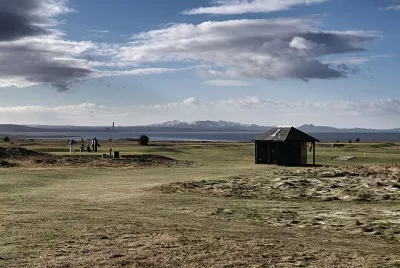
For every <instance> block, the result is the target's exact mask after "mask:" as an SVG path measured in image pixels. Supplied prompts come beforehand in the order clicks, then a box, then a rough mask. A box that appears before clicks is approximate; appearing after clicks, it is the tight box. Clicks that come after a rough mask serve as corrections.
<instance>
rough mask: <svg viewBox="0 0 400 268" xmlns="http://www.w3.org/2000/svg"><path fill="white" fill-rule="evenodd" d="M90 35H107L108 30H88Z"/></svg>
mask: <svg viewBox="0 0 400 268" xmlns="http://www.w3.org/2000/svg"><path fill="white" fill-rule="evenodd" d="M88 32H90V33H109V32H110V31H109V30H99V29H93V30H88Z"/></svg>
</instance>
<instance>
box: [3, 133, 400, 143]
mask: <svg viewBox="0 0 400 268" xmlns="http://www.w3.org/2000/svg"><path fill="white" fill-rule="evenodd" d="M142 134H145V135H147V136H149V138H150V140H153V141H251V140H252V139H254V138H255V137H256V136H258V135H260V134H262V133H260V132H219V131H218V132H211V131H210V132H145V133H144V132H109V131H107V132H65V133H60V132H24V133H21V132H18V133H10V132H9V133H2V132H0V137H3V136H9V137H10V138H25V139H69V138H75V139H80V138H84V139H90V138H92V137H97V138H98V139H100V140H104V139H119V138H138V137H139V136H140V135H142ZM309 134H310V135H311V136H313V137H315V138H317V139H319V140H321V141H324V142H334V141H337V140H339V141H340V142H348V140H352V141H354V140H355V139H356V138H360V139H361V141H400V133H314V134H313V133H309Z"/></svg>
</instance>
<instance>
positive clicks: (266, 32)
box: [114, 18, 378, 80]
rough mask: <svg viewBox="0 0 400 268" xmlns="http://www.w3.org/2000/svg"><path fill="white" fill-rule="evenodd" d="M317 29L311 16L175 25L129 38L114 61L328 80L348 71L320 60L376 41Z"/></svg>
mask: <svg viewBox="0 0 400 268" xmlns="http://www.w3.org/2000/svg"><path fill="white" fill-rule="evenodd" d="M317 25H318V24H317V21H316V20H315V19H314V18H283V19H270V20H230V21H222V22H215V21H209V22H204V23H201V24H198V25H194V24H174V25H171V26H168V27H166V28H163V29H159V30H153V31H149V32H143V33H140V34H137V35H135V36H133V39H132V42H131V43H130V44H128V45H125V46H123V47H122V48H121V49H120V51H119V54H118V56H117V57H116V58H115V59H114V60H115V61H123V62H132V63H136V64H143V63H150V64H155V63H158V62H179V63H190V64H193V62H195V63H196V64H207V65H209V66H211V67H210V68H202V70H199V73H200V74H201V75H203V76H208V77H214V78H215V79H221V80H228V79H229V80H241V79H248V78H264V79H282V78H297V79H302V80H308V79H313V78H318V79H332V78H339V77H345V76H346V75H347V74H348V73H347V72H346V68H335V66H334V65H332V64H327V63H323V62H322V61H321V60H320V59H319V58H321V57H326V56H330V55H337V56H338V55H341V54H344V53H351V52H357V53H360V52H363V51H364V50H366V48H365V46H366V45H367V44H368V43H370V42H372V41H374V40H376V39H378V36H377V34H376V33H375V32H365V31H322V30H319V29H318V28H317Z"/></svg>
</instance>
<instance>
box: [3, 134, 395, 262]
mask: <svg viewBox="0 0 400 268" xmlns="http://www.w3.org/2000/svg"><path fill="white" fill-rule="evenodd" d="M102 145H103V144H102ZM27 146H32V147H28V148H30V149H35V148H33V147H34V146H37V149H38V150H39V151H42V152H51V153H57V154H60V155H61V156H60V157H61V158H62V159H67V158H69V157H70V156H62V154H65V151H66V148H61V147H58V145H57V144H55V143H51V144H46V143H45V142H40V143H38V144H35V145H32V144H30V145H27ZM60 146H64V147H65V145H62V144H61V143H60ZM116 146H120V147H116V148H117V149H118V150H120V151H121V152H123V154H125V155H132V154H139V155H143V154H153V155H154V154H156V155H162V156H165V157H169V158H172V159H177V160H176V161H180V163H182V162H181V161H183V162H184V161H194V162H195V163H196V165H194V166H190V167H186V166H185V165H177V166H173V167H174V168H170V167H168V166H165V165H159V166H157V165H153V166H151V165H150V166H148V167H146V168H132V166H131V167H124V168H119V167H117V168H98V167H96V166H94V167H92V166H90V165H89V166H88V165H86V164H84V165H82V167H77V166H72V167H73V168H71V166H68V165H67V164H66V165H59V166H55V167H54V166H46V165H42V166H33V168H21V167H13V168H0V234H1V239H0V267H7V268H8V267H400V258H399V254H398V253H399V249H400V241H399V235H400V230H399V225H400V222H399V218H400V202H399V190H398V188H397V187H398V186H397V183H398V179H399V178H398V175H399V173H398V171H399V169H398V166H396V165H379V164H378V163H376V162H375V164H374V165H373V166H370V167H366V166H354V167H352V165H350V166H349V167H321V168H317V169H312V168H300V169H299V168H279V167H276V166H262V165H261V166H258V165H257V166H256V165H254V164H253V161H254V160H253V148H252V147H251V146H249V145H247V144H218V146H215V147H214V146H213V145H212V144H211V145H210V144H209V143H205V144H201V143H196V144H190V143H189V144H186V143H174V144H172V145H171V146H170V145H165V146H161V145H159V146H149V147H138V146H136V145H129V146H127V145H123V144H116ZM123 146H126V147H123ZM102 147H103V146H102ZM61 149H62V150H63V151H62V150H61ZM329 150H330V149H329ZM327 152H328V151H327ZM335 154H337V151H335ZM51 156H54V157H55V156H56V155H53V154H52V155H51ZM72 157H74V156H72ZM81 157H85V156H81ZM89 158H90V156H89ZM329 159H330V158H329ZM14 160H15V159H11V158H10V159H6V160H5V161H10V162H13V161H14ZM96 161H102V160H101V159H98V160H96ZM374 161H375V160H374ZM88 167H90V168H88Z"/></svg>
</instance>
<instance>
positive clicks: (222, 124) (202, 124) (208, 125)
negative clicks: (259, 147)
mask: <svg viewBox="0 0 400 268" xmlns="http://www.w3.org/2000/svg"><path fill="white" fill-rule="evenodd" d="M151 126H152V127H164V128H170V127H171V128H196V129H197V128H201V129H216V128H229V129H265V128H266V127H263V126H258V125H249V124H240V123H236V122H229V121H222V120H219V121H209V120H206V121H194V122H181V121H177V120H174V121H168V122H165V123H162V124H155V125H151Z"/></svg>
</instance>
